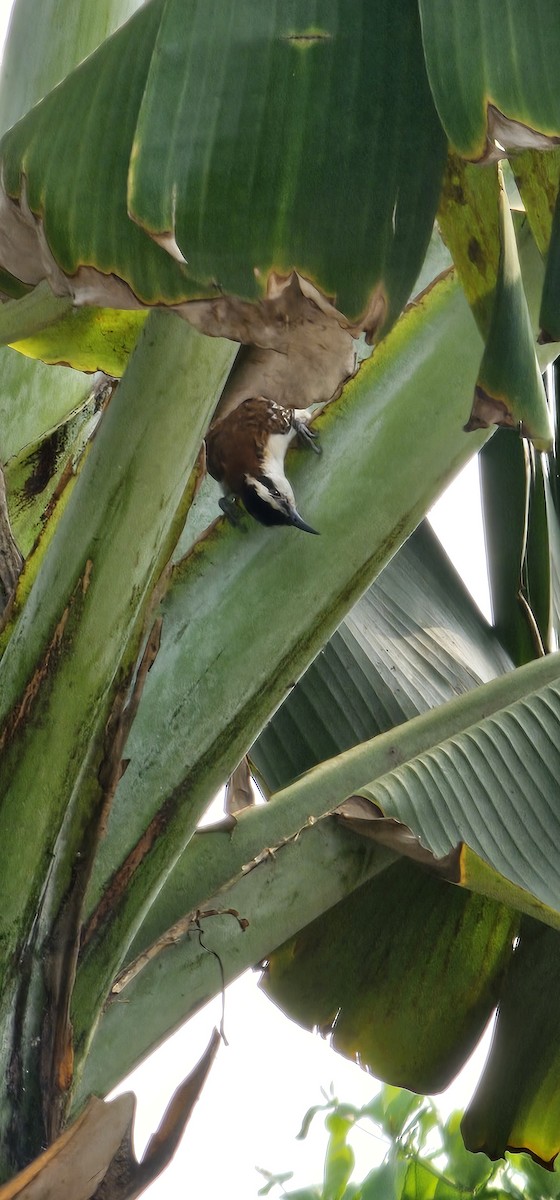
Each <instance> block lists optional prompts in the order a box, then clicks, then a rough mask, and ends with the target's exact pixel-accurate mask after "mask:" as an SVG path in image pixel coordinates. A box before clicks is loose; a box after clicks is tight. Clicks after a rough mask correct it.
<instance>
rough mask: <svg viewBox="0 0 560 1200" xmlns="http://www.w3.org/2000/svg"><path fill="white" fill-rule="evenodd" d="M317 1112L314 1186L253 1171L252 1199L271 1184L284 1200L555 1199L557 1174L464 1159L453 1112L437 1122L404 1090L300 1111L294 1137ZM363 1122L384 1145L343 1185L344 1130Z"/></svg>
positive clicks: (522, 1162) (348, 1162)
mask: <svg viewBox="0 0 560 1200" xmlns="http://www.w3.org/2000/svg"><path fill="white" fill-rule="evenodd" d="M318 1113H325V1114H326V1115H325V1128H326V1129H327V1131H328V1133H329V1141H328V1144H327V1150H326V1155H325V1170H324V1182H323V1186H322V1188H321V1187H319V1186H312V1187H308V1188H302V1189H298V1190H297V1191H287V1190H286V1188H285V1186H284V1184H285V1183H287V1181H288V1180H289V1179H291V1178H292V1173H291V1172H284V1173H282V1174H279V1175H272V1174H270V1173H269V1172H267V1171H263V1170H262V1169H260V1173H261V1174H262V1175H264V1176H265V1177H266V1180H267V1183H266V1184H265V1186H264V1187H263V1188H262V1189H261V1190H260V1191H259V1196H264V1195H269V1194H270V1193H271V1192H272V1191H273V1189H274V1188H275V1187H276V1185H278V1187H280V1188H281V1192H282V1196H283V1197H285V1200H506V1198H507V1197H510V1196H511V1197H514V1200H549V1198H550V1200H552V1198H554V1200H555V1198H556V1197H558V1196H560V1172H550V1171H545V1170H544V1169H543V1168H542V1167H540V1166H538V1165H537V1164H536V1163H535V1162H533V1160H532V1159H530V1158H529V1157H528V1155H525V1154H508V1156H507V1160H505V1161H504V1160H503V1159H500V1160H499V1161H498V1162H491V1161H490V1159H489V1158H487V1156H486V1155H485V1154H471V1153H470V1152H469V1151H468V1150H466V1149H465V1146H464V1143H463V1139H462V1137H461V1118H462V1114H461V1113H460V1112H454V1113H452V1114H451V1116H450V1117H449V1119H448V1120H447V1121H444V1120H443V1119H442V1117H441V1116H440V1114H439V1113H438V1110H437V1108H436V1106H435V1104H434V1103H433V1102H432V1101H431V1100H429V1099H428V1098H427V1097H425V1096H419V1095H417V1094H416V1093H415V1092H409V1091H406V1090H405V1089H404V1088H398V1087H390V1086H389V1085H384V1086H383V1087H381V1089H380V1091H379V1092H378V1093H377V1094H376V1095H375V1096H374V1098H373V1100H371V1101H370V1103H369V1104H366V1105H364V1106H363V1107H362V1108H354V1107H353V1105H350V1104H346V1103H340V1102H339V1101H338V1100H337V1099H336V1097H332V1098H331V1099H327V1100H326V1102H325V1104H321V1105H315V1106H314V1107H313V1108H310V1109H309V1111H308V1112H307V1113H306V1115H305V1117H304V1119H303V1124H302V1128H301V1130H300V1133H299V1134H298V1137H299V1138H305V1137H307V1134H308V1132H309V1128H310V1125H311V1123H312V1121H313V1120H314V1118H315V1117H316V1116H317V1114H318ZM369 1122H371V1124H373V1126H374V1127H375V1130H374V1133H375V1135H376V1136H377V1137H378V1138H380V1139H381V1141H382V1142H383V1143H384V1144H385V1155H384V1158H383V1161H382V1162H381V1163H380V1165H379V1166H376V1167H374V1168H373V1170H372V1171H370V1172H369V1174H368V1175H367V1176H366V1178H365V1179H364V1180H363V1182H362V1183H356V1182H350V1176H351V1174H352V1170H353V1166H354V1161H355V1160H354V1152H353V1150H352V1147H351V1146H350V1145H349V1144H348V1138H349V1135H350V1134H351V1132H352V1130H353V1129H354V1128H355V1127H356V1126H358V1125H360V1127H361V1128H362V1129H363V1128H367V1123H369Z"/></svg>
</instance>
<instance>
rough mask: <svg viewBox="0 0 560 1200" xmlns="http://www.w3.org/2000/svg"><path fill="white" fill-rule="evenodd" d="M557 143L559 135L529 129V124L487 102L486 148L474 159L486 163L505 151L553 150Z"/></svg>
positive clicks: (500, 156)
mask: <svg viewBox="0 0 560 1200" xmlns="http://www.w3.org/2000/svg"><path fill="white" fill-rule="evenodd" d="M559 143H560V138H559V137H555V136H553V135H551V134H546V133H539V131H538V129H531V126H530V125H524V124H523V122H522V121H514V120H513V118H512V117H506V116H505V115H504V113H503V112H500V110H499V108H496V107H495V106H494V105H493V104H489V105H488V126H487V134H486V149H485V151H484V154H482V155H481V157H480V158H479V159H477V160H476V161H477V162H478V163H480V164H481V165H482V164H484V165H486V164H487V163H492V162H499V160H500V159H501V158H505V153H504V152H505V151H507V152H508V153H509V152H510V151H512V152H514V153H516V152H517V153H518V152H519V151H520V150H553V149H554V147H555V146H557V145H558V144H559Z"/></svg>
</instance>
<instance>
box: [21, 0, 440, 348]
mask: <svg viewBox="0 0 560 1200" xmlns="http://www.w3.org/2000/svg"><path fill="white" fill-rule="evenodd" d="M232 12H233V16H232ZM216 63H219V64H220V67H219V70H218V71H217V70H216ZM318 97H320V102H319V103H318ZM111 114H115V119H114V120H113V119H111ZM53 130H54V131H56V133H55V134H54V135H53ZM318 146H320V147H321V152H320V153H318V152H317V147H318ZM444 155H445V139H444V136H443V133H442V130H441V126H440V124H439V121H438V118H437V114H436V111H435V108H434V105H433V100H432V97H431V93H430V89H429V86H428V81H427V77H426V73H425V66H424V60H423V54H422V46H421V38H420V26H419V20H418V14H417V11H416V9H415V6H414V5H411V4H409V3H408V2H407V0H399V2H398V3H397V4H395V2H394V0H382V3H381V5H379V4H378V5H376V7H375V10H374V9H372V8H371V5H370V4H369V3H367V2H366V0H359V2H357V3H356V4H353V5H352V6H351V7H350V8H348V6H347V5H345V4H343V3H342V0H329V3H328V4H326V5H325V4H323V5H321V6H320V8H317V12H316V13H315V14H314V16H313V14H312V13H311V12H310V8H309V4H308V2H307V0H296V2H295V3H288V2H287V0H282V3H281V4H279V5H276V6H275V7H274V8H270V7H268V6H264V7H263V6H262V5H255V4H254V3H253V2H252V0H241V2H240V3H238V4H236V5H235V8H234V10H232V11H230V10H229V9H228V10H227V11H226V10H225V9H224V8H223V6H222V5H221V4H220V3H219V0H205V3H200V2H198V0H189V2H188V3H187V4H186V3H185V0H179V3H177V0H168V2H167V3H164V2H163V0H150V3H148V4H146V5H144V6H143V7H142V8H141V9H139V10H138V12H136V14H135V15H134V16H133V17H132V18H131V20H130V21H129V22H128V24H127V25H125V26H123V27H122V28H121V29H119V30H118V31H117V33H115V34H114V35H113V37H111V38H110V39H108V40H107V41H106V42H105V43H104V44H103V45H102V46H100V47H99V49H98V50H97V51H96V52H95V54H93V55H92V56H91V57H90V58H88V59H86V61H85V62H84V63H82V64H81V65H80V66H79V67H78V68H77V69H76V70H75V71H74V72H73V73H72V74H71V75H69V76H67V78H66V79H65V80H63V82H62V83H61V85H60V87H59V88H57V89H56V91H54V92H51V93H49V94H48V95H47V96H46V97H45V99H44V100H43V101H42V102H41V103H40V104H39V105H38V106H37V107H36V108H34V109H33V110H32V111H31V112H30V113H28V114H27V115H26V116H25V117H23V119H22V120H21V121H20V122H19V123H18V124H17V125H15V126H14V127H13V128H12V129H11V130H10V131H9V132H8V133H7V134H6V135H5V136H4V139H3V140H2V143H1V144H0V160H1V163H2V170H3V179H4V187H5V195H4V203H3V206H2V213H3V229H4V235H3V237H2V238H1V239H0V260H1V265H2V266H3V267H4V268H5V269H7V270H8V271H10V272H11V273H12V274H13V275H15V276H16V277H17V278H21V279H22V280H23V281H24V282H26V283H34V282H38V280H39V278H41V277H43V275H44V274H45V272H46V274H47V276H48V278H49V279H50V280H51V282H53V283H55V284H56V289H57V291H59V292H60V293H62V292H64V290H66V291H67V292H69V293H70V294H71V295H72V296H73V297H74V298H75V299H76V300H82V301H85V302H87V303H93V304H97V305H103V306H107V307H112V308H118V307H136V306H138V305H139V304H140V305H144V304H148V305H151V304H158V303H163V304H176V303H180V302H182V301H185V300H187V299H189V298H192V297H213V296H215V295H216V289H219V292H226V293H228V292H233V293H237V294H239V295H242V296H246V297H248V298H253V299H256V298H258V297H259V296H261V295H262V294H263V290H264V286H265V284H266V279H267V276H268V274H269V272H270V271H271V270H275V271H277V272H278V271H280V272H286V271H289V270H291V268H292V267H297V268H298V269H299V270H300V271H301V272H302V273H303V274H304V275H306V276H307V277H308V278H310V279H311V280H313V281H314V282H315V283H316V284H317V285H318V286H319V287H320V288H321V289H322V290H323V291H324V292H326V293H329V294H335V295H336V303H337V306H338V308H339V309H341V310H342V311H343V312H345V313H346V314H347V315H348V316H350V317H351V318H353V319H354V318H358V317H363V319H364V320H365V321H366V324H367V325H368V328H369V329H370V331H371V332H372V331H373V330H374V329H379V328H381V329H383V330H386V329H388V328H389V326H390V325H391V324H392V323H393V321H394V320H395V318H396V316H397V315H398V314H399V312H400V311H401V309H402V307H403V305H404V303H405V301H406V299H407V298H408V296H409V295H410V292H411V290H412V286H413V284H414V280H415V279H416V277H417V275H418V272H419V270H420V267H421V264H422V261H423V257H424V254H425V251H426V248H427V245H428V242H429V238H430V234H431V230H432V225H433V218H434V214H435V210H436V207H437V198H438V194H439V186H440V179H441V172H442V170H443V164H444ZM92 164H94V167H92ZM7 197H9V199H7ZM12 201H15V204H13V203H12ZM129 214H130V215H129ZM14 222H15V223H14ZM39 248H40V250H41V254H40V253H39ZM41 256H42V258H43V260H44V262H45V263H46V266H44V267H40V266H39V263H40V260H41ZM366 313H367V314H368V315H367V316H366Z"/></svg>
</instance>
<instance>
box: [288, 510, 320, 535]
mask: <svg viewBox="0 0 560 1200" xmlns="http://www.w3.org/2000/svg"><path fill="white" fill-rule="evenodd" d="M290 525H295V527H296V529H303V532H304V533H316V534H317V537H318V536H319V530H318V529H313V527H312V526H311V525H307V524H306V522H305V521H304V520H303V518H302V517H300V515H299V513H298V511H297V509H296V508H292V509H291V511H290Z"/></svg>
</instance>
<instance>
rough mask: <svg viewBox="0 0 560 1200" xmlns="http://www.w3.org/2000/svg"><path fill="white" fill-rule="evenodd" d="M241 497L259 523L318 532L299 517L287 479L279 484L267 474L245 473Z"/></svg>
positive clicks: (306, 531) (248, 510)
mask: <svg viewBox="0 0 560 1200" xmlns="http://www.w3.org/2000/svg"><path fill="white" fill-rule="evenodd" d="M241 499H242V501H243V503H244V505H245V508H246V509H247V512H248V513H249V514H250V515H251V516H252V517H254V518H255V521H259V522H260V524H261V525H294V526H295V527H296V529H303V531H304V532H305V533H318V532H319V531H318V530H317V529H313V528H312V526H311V525H307V524H306V522H305V521H304V520H303V519H302V517H300V515H299V513H298V511H297V508H296V505H295V498H294V493H293V492H292V489H291V487H290V485H289V483H288V481H287V479H286V480H285V481H284V483H283V485H281V486H279V485H278V483H276V482H275V481H274V480H273V479H271V478H270V477H269V476H268V475H246V476H245V483H244V486H243V490H242V492H241Z"/></svg>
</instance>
